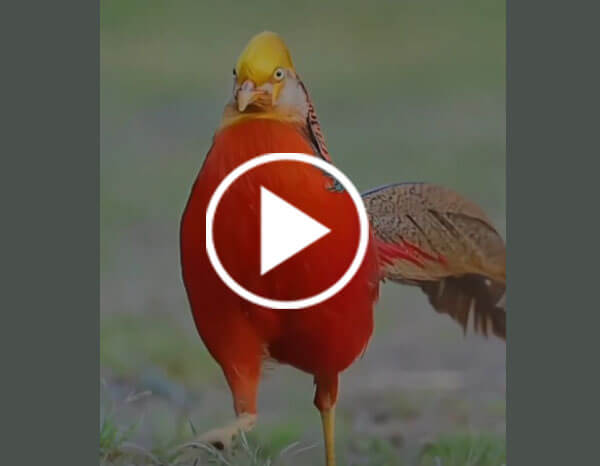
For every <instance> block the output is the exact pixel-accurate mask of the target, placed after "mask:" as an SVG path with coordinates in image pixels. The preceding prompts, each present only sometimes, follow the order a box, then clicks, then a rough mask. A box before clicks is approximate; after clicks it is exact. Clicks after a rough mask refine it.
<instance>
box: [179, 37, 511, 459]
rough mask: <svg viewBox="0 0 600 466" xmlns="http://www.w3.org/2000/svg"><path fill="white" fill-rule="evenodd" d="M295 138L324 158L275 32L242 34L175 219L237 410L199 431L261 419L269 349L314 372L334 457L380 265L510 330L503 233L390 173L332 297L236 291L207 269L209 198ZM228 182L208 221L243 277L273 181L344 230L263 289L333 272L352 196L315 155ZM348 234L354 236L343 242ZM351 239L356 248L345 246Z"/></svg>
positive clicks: (202, 316)
mask: <svg viewBox="0 0 600 466" xmlns="http://www.w3.org/2000/svg"><path fill="white" fill-rule="evenodd" d="M273 152H301V153H306V154H312V155H314V156H315V157H320V158H322V159H324V160H326V161H328V162H331V159H330V156H329V152H328V150H327V146H326V144H325V139H324V137H323V134H322V132H321V128H320V125H319V120H318V118H317V115H316V112H315V108H314V106H313V104H312V102H311V99H310V97H309V94H308V92H307V89H306V87H305V85H304V84H303V83H302V81H301V80H300V77H299V76H298V73H297V71H296V69H295V67H294V65H293V63H292V59H291V56H290V53H289V51H288V49H287V47H286V45H285V44H284V42H283V40H282V39H281V38H280V37H279V36H278V35H276V34H274V33H271V32H263V33H261V34H258V35H257V36H255V37H254V38H252V39H251V40H250V42H249V43H248V44H247V46H246V48H245V49H244V50H243V51H242V53H241V55H240V57H239V59H238V61H237V64H236V66H235V68H234V73H233V91H232V95H231V99H230V101H229V102H228V103H227V105H226V107H225V110H224V113H223V118H222V121H221V125H220V127H219V129H218V130H217V132H216V134H215V136H214V139H213V144H212V147H211V149H210V151H209V153H208V155H207V156H206V159H205V161H204V164H203V166H202V168H201V170H200V173H199V174H198V177H197V179H196V182H195V183H194V186H193V188H192V191H191V194H190V198H189V201H188V204H187V206H186V209H185V212H184V214H183V218H182V222H181V262H182V272H183V279H184V283H185V286H186V291H187V294H188V298H189V301H190V304H191V308H192V313H193V316H194V320H195V323H196V327H197V329H198V332H199V334H200V336H201V338H202V340H203V341H204V343H205V345H206V347H207V349H208V350H209V352H210V353H211V355H212V356H213V357H214V358H215V360H216V361H217V362H218V363H219V365H220V366H221V368H222V370H223V373H224V375H225V378H226V380H227V382H228V384H229V387H230V389H231V392H232V396H233V405H234V409H235V412H236V415H237V420H236V422H235V423H233V424H232V425H231V426H228V427H226V428H223V429H218V430H215V431H211V432H209V433H208V434H206V435H205V436H203V437H202V439H203V440H205V441H210V442H213V443H215V444H222V445H227V444H228V443H229V442H230V440H231V437H232V435H234V434H235V433H236V432H237V431H238V430H239V429H244V430H248V429H250V428H251V427H252V426H253V425H254V423H255V420H256V413H257V409H256V396H257V389H258V384H259V380H260V374H261V368H262V366H263V362H264V361H265V359H266V358H269V359H272V360H275V361H278V362H280V363H284V364H290V365H292V366H294V367H296V368H298V369H300V370H302V371H305V372H308V373H310V374H312V375H313V376H314V381H315V385H316V392H315V400H314V402H315V405H316V407H317V408H318V410H319V411H320V413H321V418H322V423H323V432H324V440H325V454H326V462H327V465H328V466H333V465H334V464H335V452H334V408H335V404H336V401H337V396H338V379H339V373H340V372H342V371H343V370H344V369H346V368H347V367H348V366H349V365H350V364H352V362H353V361H354V360H355V359H356V358H357V357H358V356H360V355H361V354H362V353H363V352H364V351H365V349H366V347H367V344H368V342H369V338H370V337H371V334H372V332H373V310H374V305H375V302H376V300H377V297H378V290H379V283H380V281H381V280H383V279H386V278H387V279H390V280H393V281H396V282H400V283H405V284H410V285H415V286H419V287H420V288H421V289H423V291H424V292H425V293H426V294H427V296H428V297H429V300H430V302H431V304H432V306H433V307H434V308H435V309H436V310H437V311H439V312H443V313H446V314H448V315H450V316H451V317H452V318H453V319H455V320H456V321H457V322H459V323H460V324H461V325H462V326H463V327H464V328H465V329H466V327H467V322H468V320H469V315H470V314H472V315H474V327H475V330H476V331H479V332H482V333H484V334H486V335H487V334H488V333H489V332H491V333H493V334H495V335H497V336H499V337H501V338H505V332H506V330H505V310H504V309H503V308H502V307H501V306H500V305H499V304H498V303H499V301H500V299H501V297H502V295H503V294H504V283H505V249H504V242H503V241H502V239H501V237H500V236H499V234H498V233H497V232H496V230H495V229H494V227H493V226H492V225H491V223H490V221H489V219H488V218H487V217H486V216H485V214H484V213H483V212H482V210H481V209H479V208H478V207H477V206H476V205H474V204H473V203H471V202H469V201H467V200H465V199H464V198H462V197H461V196H459V195H458V194H456V193H454V192H452V191H450V190H448V189H444V188H441V187H437V186H433V185H428V184H398V185H392V186H385V187H381V188H377V189H374V190H372V191H369V192H367V193H365V194H364V202H365V205H366V208H367V212H368V215H369V218H370V222H371V228H372V233H371V238H370V241H369V247H368V249H367V253H366V255H365V258H364V259H363V262H362V265H361V267H360V269H359V271H358V273H357V274H356V275H355V276H354V278H353V279H352V280H351V281H350V283H349V284H348V285H347V286H346V287H344V289H343V290H342V291H341V292H340V293H338V294H337V295H335V296H334V297H332V298H330V299H329V300H327V301H325V302H323V303H321V304H318V305H315V306H313V307H310V308H307V309H302V310H293V311H292V310H289V311H285V310H283V311H282V310H273V309H267V308H264V307H259V306H256V305H254V304H252V303H249V302H247V301H245V300H244V299H242V298H240V297H239V296H237V295H236V294H235V293H233V292H232V291H231V290H230V289H229V288H228V287H226V286H225V284H224V283H223V282H222V281H221V280H220V278H219V277H218V276H217V275H216V273H215V271H214V270H213V268H212V266H211V264H210V262H209V259H208V257H207V253H206V248H205V234H206V231H205V228H206V225H205V216H206V209H207V204H208V202H209V199H210V197H211V195H212V193H213V192H214V190H215V189H216V187H217V186H218V184H219V183H220V182H221V181H222V180H223V178H224V177H225V176H226V175H227V174H228V173H229V172H231V171H232V170H233V169H235V168H236V167H237V166H239V165H240V164H242V163H244V162H246V161H247V160H250V159H251V158H253V157H256V156H258V155H261V154H265V153H273ZM252 176H253V177H251V178H250V179H249V180H248V181H247V182H245V183H238V184H235V185H233V186H232V187H231V188H230V189H229V191H228V194H227V196H226V197H224V198H223V200H222V201H221V204H220V206H219V212H220V214H217V217H216V219H215V223H214V237H215V242H216V243H217V248H218V249H219V250H220V251H222V257H221V259H222V261H223V263H224V264H226V265H227V268H228V270H230V271H231V273H232V274H233V275H235V276H236V277H238V278H239V279H240V280H243V279H244V278H247V277H250V276H255V275H256V270H257V268H258V265H257V260H258V259H257V254H256V250H257V245H258V244H259V238H258V234H259V233H258V232H259V229H258V227H257V222H258V220H257V215H256V212H257V211H258V209H259V205H258V202H259V200H258V199H259V197H258V194H257V193H258V190H259V186H261V185H265V186H269V185H276V186H277V189H278V192H279V193H280V194H284V195H285V196H286V198H292V199H295V201H296V202H298V203H299V204H302V205H303V206H304V207H305V208H307V209H308V208H310V211H311V214H314V215H317V216H318V215H325V216H327V219H328V226H329V227H330V228H331V229H332V230H336V229H338V230H340V231H344V232H347V235H344V236H342V237H341V238H340V237H339V236H338V237H337V238H335V237H334V238H333V239H329V240H328V237H326V238H324V239H323V240H320V241H318V242H317V243H315V244H313V245H312V246H311V247H310V248H307V249H306V250H305V251H304V252H303V253H302V254H299V255H298V256H297V257H296V258H294V259H291V260H290V261H288V262H289V263H286V264H282V265H281V266H280V267H278V268H277V269H275V270H274V271H273V272H271V273H269V274H268V275H265V276H264V277H263V278H262V279H261V281H259V282H257V283H255V287H256V291H257V292H259V293H262V294H267V293H268V292H273V290H276V291H277V292H278V293H279V294H280V297H283V298H285V297H290V296H302V295H310V294H312V293H314V292H315V290H321V289H323V288H324V287H327V286H328V285H329V284H330V283H331V282H332V281H334V280H335V279H337V278H338V277H339V274H340V270H341V269H343V268H344V265H345V264H346V263H347V259H348V258H347V257H346V256H347V254H346V253H345V251H347V250H348V249H349V248H348V244H350V243H352V244H355V243H354V241H355V239H356V230H357V227H356V225H355V223H356V222H355V216H354V213H355V211H354V206H353V205H352V202H351V200H350V199H349V195H348V194H347V193H346V192H345V191H344V190H343V189H337V188H336V187H335V186H333V185H332V183H333V181H335V180H332V179H331V178H330V177H329V176H328V175H327V174H326V173H324V172H321V171H319V170H317V169H314V167H300V168H297V169H294V170H290V169H289V166H288V167H286V166H282V165H277V164H272V165H269V166H264V167H262V169H261V170H259V171H258V173H256V174H252ZM345 243H348V244H345ZM350 249H352V248H350Z"/></svg>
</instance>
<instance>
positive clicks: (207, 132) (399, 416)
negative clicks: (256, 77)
mask: <svg viewBox="0 0 600 466" xmlns="http://www.w3.org/2000/svg"><path fill="white" fill-rule="evenodd" d="M293 5H294V6H292V7H287V6H284V4H283V2H275V1H273V2H266V3H265V2H263V3H262V4H259V3H257V2H250V3H248V2H246V3H241V4H240V5H239V6H238V7H237V10H236V13H235V14H233V15H232V14H230V12H229V11H227V9H226V8H224V7H217V6H214V7H211V8H208V7H206V6H204V4H203V2H195V1H190V0H180V1H178V2H173V3H171V2H169V3H165V2H155V1H154V0H144V1H138V0H131V1H128V2H120V1H115V0H103V2H102V11H101V18H102V25H101V26H102V36H101V42H102V43H101V374H100V377H101V381H102V382H101V383H102V406H101V407H100V410H101V414H102V419H103V425H102V438H101V445H100V446H101V458H102V460H103V462H104V463H106V464H132V463H133V464H135V462H136V461H137V462H138V464H151V463H152V461H154V460H156V462H163V463H169V462H170V463H174V462H176V461H180V462H183V464H190V465H192V464H194V459H193V458H190V457H189V454H191V453H195V454H198V453H202V455H203V459H202V462H200V461H199V462H198V463H197V464H207V461H208V459H210V460H211V461H212V462H213V463H215V462H216V464H219V461H220V462H221V464H231V465H237V464H240V465H242V464H243V465H247V464H257V465H261V466H262V465H266V464H269V463H268V459H271V464H281V465H314V464H321V463H322V462H323V447H322V443H321V442H322V440H321V432H320V420H319V415H318V413H317V411H316V410H315V409H314V408H313V406H312V396H313V386H312V380H311V378H310V377H309V376H308V375H306V374H302V373H300V372H298V371H296V370H294V369H292V368H289V367H283V366H278V367H274V368H273V369H272V370H269V371H268V374H267V375H266V376H265V378H264V380H263V381H262V384H261V391H260V398H259V419H258V425H257V428H256V431H255V432H253V433H251V434H249V436H248V438H247V439H245V441H244V439H242V440H240V441H239V443H238V444H237V447H236V448H235V449H234V453H233V456H231V454H229V456H224V457H223V458H222V461H221V460H220V459H219V458H218V457H216V456H215V452H207V451H203V450H198V449H192V450H194V451H192V452H191V453H190V451H185V452H184V453H185V454H183V455H179V456H178V455H177V454H176V453H174V452H173V449H174V448H175V447H176V446H178V445H181V444H183V443H185V442H188V441H190V440H191V439H192V438H193V436H194V432H193V430H194V429H195V430H196V431H197V432H198V433H200V432H202V431H204V430H207V429H211V428H214V427H217V426H219V425H223V424H225V423H227V422H229V421H230V420H231V419H232V416H233V409H232V406H231V400H230V395H229V392H228V390H227V387H226V385H225V381H224V379H223V377H222V374H221V373H220V370H219V368H218V367H217V366H216V364H215V363H214V362H213V361H212V359H211V358H210V356H209V355H208V353H207V352H206V349H205V348H204V346H203V345H202V343H201V341H200V340H199V338H198V337H197V335H196V332H195V329H194V326H193V323H192V318H191V314H190V311H189V307H188V304H187V301H186V297H185V292H184V289H183V285H182V282H181V278H180V270H179V252H178V244H177V242H178V227H179V225H178V223H179V217H180V215H181V212H182V211H183V207H184V205H185V201H186V198H187V195H188V193H189V189H190V187H191V184H192V182H193V180H194V177H195V175H196V173H197V170H198V169H199V167H200V165H201V163H202V160H203V157H204V154H205V153H206V151H207V150H208V148H209V146H210V142H211V136H212V133H213V131H214V129H215V127H216V125H217V124H218V121H219V117H220V112H221V109H222V106H223V103H224V102H225V100H226V98H227V97H228V92H229V89H230V84H231V83H230V79H231V78H230V73H231V68H232V67H233V63H234V61H235V59H236V57H237V54H238V53H239V51H240V50H241V48H242V46H243V45H244V43H245V41H246V40H247V39H248V38H249V37H250V36H251V35H253V34H254V33H256V32H258V31H260V30H262V29H271V30H276V31H278V32H280V33H281V34H282V35H283V36H284V38H285V39H286V40H287V41H288V43H289V46H290V48H291V50H292V54H293V58H294V60H295V63H296V66H297V68H298V70H299V72H300V74H301V76H302V78H303V80H304V81H305V82H306V84H307V86H308V88H309V90H310V91H311V94H312V97H313V100H314V101H315V104H316V108H317V111H318V113H319V116H320V119H321V123H322V125H323V129H324V132H325V136H326V138H327V141H328V144H329V149H330V152H331V154H332V157H333V159H334V160H335V162H336V165H337V166H338V167H339V168H341V169H342V170H343V171H344V172H345V173H346V174H347V175H348V176H349V177H350V178H351V179H352V180H353V181H354V182H355V184H356V185H357V187H358V188H359V189H360V190H366V189H368V188H371V187H374V186H377V185H382V184H386V183H390V182H396V181H418V180H423V181H429V182H436V183H440V184H443V185H446V186H448V187H451V188H453V189H455V190H457V191H459V192H461V193H463V194H464V195H466V196H468V197H469V198H471V199H473V200H474V201H476V202H478V203H479V204H480V205H481V206H482V207H484V208H485V210H486V211H487V212H489V214H490V216H491V217H492V219H493V220H494V222H495V223H496V225H497V226H498V229H499V231H500V232H501V233H502V234H503V233H504V231H505V112H504V110H505V107H504V102H505V91H504V87H505V70H504V56H505V46H504V44H505V37H504V28H505V15H504V13H505V11H504V2H500V1H491V0H490V1H487V0H486V1H483V2H470V1H461V2H450V3H448V2H443V1H441V0H436V1H433V2H431V4H429V3H427V2H395V3H390V2H382V3H381V4H379V5H376V7H377V8H374V9H373V10H371V11H368V12H366V11H364V9H360V8H359V4H358V3H356V4H354V3H353V2H349V3H347V4H345V5H347V6H345V7H344V8H341V6H340V5H337V7H336V6H335V5H332V4H331V2H328V4H327V5H325V2H322V3H315V4H314V5H312V6H311V7H310V8H309V7H308V6H305V4H304V2H298V3H296V4H293ZM361 8H362V7H361ZM258 10H260V14H258ZM331 18H335V21H334V20H332V19H331ZM505 351H506V348H505V345H504V343H503V342H501V341H499V340H497V339H493V338H490V339H489V340H486V339H485V338H483V337H479V336H476V335H473V334H471V333H468V334H467V335H466V336H464V335H463V332H462V330H461V329H460V328H459V327H458V326H457V325H456V324H455V323H454V322H452V321H451V320H450V319H449V318H448V317H446V316H443V315H439V314H437V313H436V312H435V311H434V310H433V309H431V307H430V306H429V305H428V303H427V301H426V299H425V297H424V296H422V295H421V293H420V292H419V291H418V290H414V289H410V288H407V287H400V286H398V285H394V284H386V285H384V286H383V288H382V295H381V300H380V302H379V304H378V306H377V311H376V331H375V335H374V337H373V339H372V342H371V345H370V347H369V349H368V351H367V353H366V354H365V356H364V358H362V359H361V360H359V361H357V363H356V364H354V365H353V366H352V367H351V368H350V369H349V370H348V371H346V372H345V373H344V374H343V375H342V379H341V388H340V401H339V408H338V413H337V414H338V416H337V421H338V422H337V425H338V432H337V434H338V435H337V449H338V456H339V460H340V465H396V464H399V465H432V466H439V465H442V466H454V465H456V466H458V465H460V466H463V465H465V464H466V465H471V466H475V465H480V466H500V465H502V464H504V463H505V462H506V459H505V441H504V431H505V385H506V376H505ZM257 449H259V453H258V459H257V460H256V461H254V459H253V455H254V454H255V453H256V450H257ZM188 450H190V449H188ZM148 453H150V454H151V455H153V456H152V458H154V460H153V459H151V457H148V456H147V455H148ZM216 455H217V456H218V454H216ZM208 457H210V458H208ZM211 458H212V459H211ZM253 461H254V462H253ZM208 464H211V463H210V462H208Z"/></svg>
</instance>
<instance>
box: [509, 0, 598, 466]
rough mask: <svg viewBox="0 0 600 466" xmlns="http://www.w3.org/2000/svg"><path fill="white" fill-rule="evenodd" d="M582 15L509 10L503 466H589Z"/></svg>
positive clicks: (593, 368)
mask: <svg viewBox="0 0 600 466" xmlns="http://www.w3.org/2000/svg"><path fill="white" fill-rule="evenodd" d="M580 8H581V6H580V5H578V4H577V2H575V3H568V4H567V3H559V2H556V3H555V2H541V1H540V2H522V1H518V0H509V5H508V34H507V37H508V67H507V76H508V80H507V84H508V85H507V97H508V107H507V108H508V113H507V117H508V119H507V123H508V124H507V139H508V145H507V150H508V160H507V167H508V172H507V181H508V189H507V192H508V222H507V223H508V229H507V232H508V233H507V240H508V299H507V302H508V346H507V350H508V359H507V369H508V379H507V380H508V386H507V404H508V417H507V421H508V429H507V445H508V464H510V465H511V466H517V465H543V466H550V465H560V466H566V465H582V466H583V465H591V464H598V456H599V454H598V452H597V448H598V447H597V446H598V442H599V440H598V434H599V433H600V429H599V427H598V412H599V411H598V405H599V402H598V396H599V394H600V387H599V379H600V378H598V377H597V375H598V367H599V364H598V354H599V353H600V352H599V349H600V348H599V344H598V341H599V337H598V334H599V329H600V318H599V315H600V314H599V312H598V296H597V294H598V292H597V291H598V289H599V287H600V285H598V283H597V276H598V272H597V270H598V252H597V251H598V233H597V231H596V233H595V234H594V232H593V231H592V228H590V225H585V224H584V222H585V221H586V220H587V221H588V222H589V221H590V219H594V217H596V216H597V215H598V211H599V209H598V205H597V204H598V198H599V197H600V196H599V195H598V188H597V187H598V176H599V175H598V173H599V170H598V168H597V167H595V168H592V167H591V164H590V162H591V161H594V162H597V160H598V156H599V155H600V151H599V149H598V146H599V144H598V139H597V133H598V108H597V107H598V102H599V101H600V99H599V96H598V90H597V89H598V83H599V82H600V76H598V74H599V73H598V70H597V69H595V70H594V69H592V67H596V68H597V65H598V45H597V44H598V43H600V37H598V29H597V25H595V24H594V23H596V21H597V17H598V15H597V14H593V13H592V12H591V11H585V12H584V11H582V10H581V9H580ZM590 10H591V8H590ZM586 166H588V167H589V168H586ZM594 220H596V219H594ZM596 230H597V228H596ZM591 375H594V376H595V377H591Z"/></svg>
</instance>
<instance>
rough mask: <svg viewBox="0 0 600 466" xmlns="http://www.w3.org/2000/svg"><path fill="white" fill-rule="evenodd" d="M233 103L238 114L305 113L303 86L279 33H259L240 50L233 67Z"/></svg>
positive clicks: (233, 107) (304, 115)
mask: <svg viewBox="0 0 600 466" xmlns="http://www.w3.org/2000/svg"><path fill="white" fill-rule="evenodd" d="M230 107H231V110H233V111H234V112H235V113H237V114H238V115H239V114H249V115H255V116H261V114H275V115H280V116H288V117H299V118H305V117H306V112H307V103H306V94H305V92H304V88H303V87H302V84H301V82H300V80H299V78H298V76H297V74H296V70H295V68H294V64H293V63H292V57H291V55H290V52H289V50H288V48H287V47H286V45H285V43H284V42H283V40H282V39H281V37H279V36H278V35H277V34H275V33H273V32H267V31H265V32H261V33H260V34H257V35H256V36H254V37H253V38H252V39H250V42H248V44H247V45H246V47H245V48H244V50H243V51H242V53H241V54H240V57H239V58H238V61H237V63H236V65H235V68H234V69H233V95H232V101H231V102H230Z"/></svg>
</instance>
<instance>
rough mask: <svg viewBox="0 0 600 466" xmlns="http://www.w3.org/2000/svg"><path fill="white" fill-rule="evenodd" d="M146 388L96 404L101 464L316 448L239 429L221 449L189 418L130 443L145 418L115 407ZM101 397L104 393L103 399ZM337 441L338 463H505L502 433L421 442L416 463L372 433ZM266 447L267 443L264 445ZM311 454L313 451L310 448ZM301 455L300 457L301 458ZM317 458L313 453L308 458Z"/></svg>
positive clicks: (286, 454)
mask: <svg viewBox="0 0 600 466" xmlns="http://www.w3.org/2000/svg"><path fill="white" fill-rule="evenodd" d="M149 395H150V394H149V393H148V392H146V393H141V394H136V395H130V396H128V397H127V398H126V399H125V400H123V401H121V402H119V403H115V402H114V401H110V400H109V401H105V402H104V403H103V405H102V406H101V423H100V464H101V465H102V466H125V465H128V466H129V465H160V466H200V465H215V466H277V465H280V466H285V465H292V464H293V465H298V464H313V463H312V461H313V460H310V461H309V463H305V462H304V461H305V460H306V456H305V454H306V452H307V451H310V450H321V449H322V446H321V444H320V443H312V444H305V443H303V442H300V441H298V440H295V438H298V437H299V433H295V432H285V431H272V432H271V433H270V434H269V435H268V436H267V437H268V438H267V439H262V442H261V441H259V437H258V435H256V434H255V433H250V434H248V435H246V434H244V433H240V435H239V436H238V437H237V438H236V439H235V441H234V443H233V445H232V447H231V448H230V449H228V450H225V451H221V450H218V449H216V448H214V447H212V446H210V445H206V444H202V443H199V442H196V441H194V438H195V437H196V436H197V434H198V432H197V430H196V428H195V427H194V425H193V423H192V422H191V421H189V423H188V426H189V429H188V431H187V433H186V435H185V436H184V437H185V438H182V436H181V435H179V434H176V433H173V437H172V439H171V440H170V441H169V442H167V443H166V444H163V445H162V446H155V447H153V448H151V449H146V448H144V447H143V446H141V445H140V444H138V443H136V442H135V441H134V437H135V435H136V433H137V431H138V430H139V429H140V427H141V426H142V423H143V422H144V419H143V416H142V417H140V418H139V419H138V421H137V422H135V423H129V424H124V425H119V421H118V420H117V419H118V416H117V414H118V411H119V409H123V407H125V406H126V405H129V404H133V403H137V402H139V401H140V400H142V399H143V398H145V397H147V396H149ZM104 399H105V400H106V397H104ZM340 443H341V442H339V441H338V445H337V448H338V457H339V464H340V465H344V464H346V465H348V466H352V465H361V466H394V465H398V466H408V465H409V464H414V465H415V466H502V465H505V464H506V447H505V440H504V437H503V436H498V435H492V434H453V435H444V436H441V437H440V438H438V439H437V440H436V441H435V442H432V443H429V444H427V445H425V446H424V447H423V448H422V450H421V453H420V455H419V457H418V459H417V460H416V462H415V463H412V462H411V463H408V462H406V460H405V459H404V456H405V455H403V454H402V452H401V451H399V450H398V448H397V447H396V446H394V445H392V444H391V443H390V442H389V441H388V440H386V439H384V438H376V437H371V436H356V435H355V436H353V437H350V438H348V439H347V441H346V442H344V443H345V444H343V445H340ZM267 444H268V445H269V446H268V447H267V446H266V445H267ZM313 453H316V452H314V451H313ZM303 455H304V456H303ZM314 457H318V455H314V454H313V457H312V458H314Z"/></svg>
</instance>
